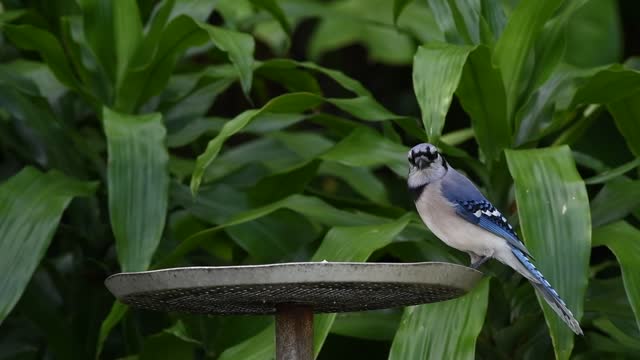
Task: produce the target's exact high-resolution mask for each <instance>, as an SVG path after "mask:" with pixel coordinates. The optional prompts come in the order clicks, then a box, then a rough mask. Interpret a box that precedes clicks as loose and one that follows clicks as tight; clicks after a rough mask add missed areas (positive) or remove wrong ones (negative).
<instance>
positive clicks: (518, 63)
mask: <svg viewBox="0 0 640 360" xmlns="http://www.w3.org/2000/svg"><path fill="white" fill-rule="evenodd" d="M561 3H562V0H522V1H520V2H519V3H518V6H517V7H516V9H515V10H514V11H513V13H512V14H511V16H510V17H509V22H508V23H507V26H506V28H505V29H504V32H503V33H502V36H501V37H500V39H499V40H498V42H497V43H496V47H495V51H494V53H493V63H494V64H496V65H497V67H498V68H499V69H500V71H501V72H502V79H503V81H504V88H505V92H506V94H507V117H508V118H509V119H511V118H512V117H513V114H514V112H515V110H516V105H517V101H518V98H519V97H520V92H521V91H522V90H523V88H524V87H525V85H526V84H527V81H528V79H527V78H526V75H527V72H526V69H525V67H526V65H527V64H526V63H527V59H528V58H529V55H530V54H531V50H532V48H533V46H534V44H535V41H536V38H537V37H538V34H539V33H540V30H542V27H543V26H544V24H545V22H546V21H547V20H548V19H549V18H550V17H551V15H553V13H554V11H555V10H556V9H557V8H558V7H559V6H560V4H561Z"/></svg>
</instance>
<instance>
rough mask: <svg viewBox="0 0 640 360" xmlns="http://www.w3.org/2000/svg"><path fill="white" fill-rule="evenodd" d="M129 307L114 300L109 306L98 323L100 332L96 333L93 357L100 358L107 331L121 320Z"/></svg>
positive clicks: (109, 331) (107, 334)
mask: <svg viewBox="0 0 640 360" xmlns="http://www.w3.org/2000/svg"><path fill="white" fill-rule="evenodd" d="M128 309H129V308H128V307H127V306H126V305H124V304H123V303H121V302H119V301H115V302H114V303H113V305H112V306H111V310H110V311H109V314H108V315H107V317H106V318H104V320H102V324H101V325H100V333H99V334H98V345H97V346H96V356H95V359H96V360H97V359H100V354H101V353H102V349H103V347H104V342H105V341H106V340H107V337H108V336H109V333H111V330H113V328H114V327H115V326H116V325H117V324H118V323H119V322H120V320H122V318H123V317H124V315H125V314H126V313H127V310H128Z"/></svg>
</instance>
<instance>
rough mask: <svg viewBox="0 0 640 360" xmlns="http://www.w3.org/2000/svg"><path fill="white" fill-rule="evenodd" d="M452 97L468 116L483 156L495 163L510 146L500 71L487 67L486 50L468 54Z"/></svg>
mask: <svg viewBox="0 0 640 360" xmlns="http://www.w3.org/2000/svg"><path fill="white" fill-rule="evenodd" d="M456 93H457V95H458V97H459V99H460V104H461V105H462V107H463V108H464V110H465V111H466V112H467V114H469V116H471V124H472V125H473V131H474V133H475V136H476V140H477V141H478V144H479V145H480V148H481V149H482V152H483V153H484V155H485V156H486V157H487V158H488V159H490V160H493V161H495V160H498V159H499V158H500V156H501V155H502V150H504V149H505V148H507V147H509V146H510V145H511V141H510V138H511V123H510V122H509V119H508V118H507V104H506V94H505V91H504V86H503V84H502V77H501V76H500V71H499V70H498V69H496V68H494V67H493V65H492V64H491V53H490V51H489V48H487V47H485V46H479V47H477V48H476V50H475V51H473V52H471V54H470V55H469V58H468V59H467V63H466V65H465V66H464V69H463V71H462V77H461V79H460V85H459V86H458V90H456Z"/></svg>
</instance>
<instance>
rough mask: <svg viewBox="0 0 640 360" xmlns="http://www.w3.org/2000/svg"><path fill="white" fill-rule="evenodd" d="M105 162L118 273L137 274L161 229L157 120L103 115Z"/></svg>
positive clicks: (162, 162)
mask: <svg viewBox="0 0 640 360" xmlns="http://www.w3.org/2000/svg"><path fill="white" fill-rule="evenodd" d="M102 116H103V121H104V130H105V134H106V136H107V146H108V153H109V162H108V166H107V175H108V179H107V180H108V190H109V215H110V218H111V226H112V229H113V234H114V236H115V238H116V248H117V250H118V260H119V261H120V265H121V266H122V271H124V272H130V271H142V270H146V269H147V268H148V267H149V263H150V262H151V257H152V256H153V253H154V252H155V250H156V247H157V246H158V243H159V242H160V238H161V236H162V231H163V229H164V223H165V216H166V214H167V203H168V193H169V168H168V164H169V156H168V153H167V147H166V144H165V142H166V131H165V129H164V125H163V124H162V116H161V115H160V114H148V115H140V116H134V115H124V114H120V113H117V112H114V111H112V110H110V109H108V108H104V109H103V114H102Z"/></svg>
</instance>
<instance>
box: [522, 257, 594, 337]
mask: <svg viewBox="0 0 640 360" xmlns="http://www.w3.org/2000/svg"><path fill="white" fill-rule="evenodd" d="M511 251H512V252H513V254H514V255H515V256H516V258H517V259H518V261H520V263H521V264H522V265H523V266H524V267H525V268H526V269H527V270H528V271H529V274H531V275H532V276H533V278H535V279H536V280H537V282H534V281H531V284H532V285H533V287H534V288H535V289H536V290H537V291H538V293H539V294H540V295H541V296H542V297H543V298H544V299H545V301H546V302H547V304H549V306H550V307H551V308H552V309H553V311H555V312H556V314H558V315H559V316H560V318H561V319H562V320H563V321H564V322H565V323H566V324H567V325H568V326H569V328H571V330H572V331H573V332H574V333H576V334H578V335H582V329H581V328H580V324H579V323H578V320H576V318H575V317H574V316H573V313H571V310H569V309H568V308H567V305H566V304H565V302H564V301H563V300H562V298H560V295H558V292H557V291H556V290H555V289H554V288H553V287H552V286H551V284H549V282H548V281H547V279H545V278H544V276H543V275H542V273H541V272H540V270H538V269H537V268H536V267H535V266H534V265H533V263H532V262H531V260H529V258H528V257H527V256H526V255H525V254H524V253H523V252H522V251H520V250H518V249H515V248H513V249H512V250H511Z"/></svg>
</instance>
